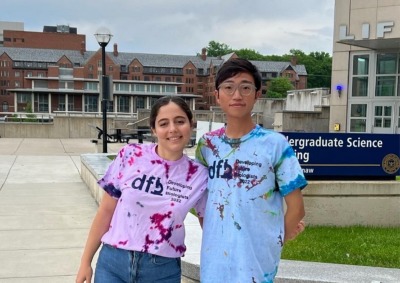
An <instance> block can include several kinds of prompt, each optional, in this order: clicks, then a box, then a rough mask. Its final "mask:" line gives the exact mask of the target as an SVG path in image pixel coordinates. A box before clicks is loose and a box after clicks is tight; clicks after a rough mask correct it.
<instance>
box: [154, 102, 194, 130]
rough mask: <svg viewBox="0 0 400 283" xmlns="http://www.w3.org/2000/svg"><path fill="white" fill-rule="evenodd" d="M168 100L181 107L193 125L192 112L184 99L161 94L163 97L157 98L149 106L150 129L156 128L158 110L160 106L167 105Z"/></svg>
mask: <svg viewBox="0 0 400 283" xmlns="http://www.w3.org/2000/svg"><path fill="white" fill-rule="evenodd" d="M170 102H173V103H175V104H176V105H178V106H179V107H180V108H181V109H182V111H183V112H185V114H186V116H187V117H188V119H189V122H190V124H191V125H193V113H192V111H191V110H190V108H189V105H187V103H186V101H185V100H184V99H183V98H181V97H179V96H173V95H168V96H163V97H161V98H159V99H157V100H156V102H155V103H154V104H153V106H152V107H151V111H150V128H152V129H155V128H156V119H157V115H158V112H159V111H160V108H161V107H162V106H165V105H167V104H168V103H170Z"/></svg>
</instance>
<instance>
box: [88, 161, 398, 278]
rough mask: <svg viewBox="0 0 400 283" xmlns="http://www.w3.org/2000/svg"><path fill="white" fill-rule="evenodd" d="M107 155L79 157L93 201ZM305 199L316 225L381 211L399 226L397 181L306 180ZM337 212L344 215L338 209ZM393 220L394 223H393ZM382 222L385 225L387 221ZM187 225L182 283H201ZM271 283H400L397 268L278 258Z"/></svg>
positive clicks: (196, 242) (196, 246) (190, 219)
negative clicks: (390, 214) (308, 181)
mask: <svg viewBox="0 0 400 283" xmlns="http://www.w3.org/2000/svg"><path fill="white" fill-rule="evenodd" d="M107 155H109V154H107V153H98V154H83V155H81V177H82V179H83V181H84V182H85V183H86V185H87V186H88V188H89V190H90V192H91V194H92V195H93V197H94V198H95V200H96V201H97V203H99V202H100V200H101V197H102V195H103V190H102V189H100V187H99V186H98V184H97V180H98V179H99V178H101V176H103V175H104V173H105V171H106V170H107V168H108V165H109V164H110V162H111V160H110V159H109V158H108V157H107ZM304 197H305V202H306V211H307V217H308V219H309V220H307V222H308V223H309V224H317V222H318V221H321V223H324V224H337V223H350V222H348V219H349V218H352V217H355V218H356V219H357V220H358V221H360V220H361V219H366V218H369V217H371V216H372V214H374V213H377V212H378V211H377V210H380V209H382V210H383V212H382V214H385V216H386V217H388V218H389V219H391V221H393V222H391V223H389V224H393V223H395V225H399V222H398V221H400V219H399V218H400V217H398V216H399V215H400V212H398V211H399V209H400V182H385V181H383V182H351V181H348V182H310V185H309V187H308V188H307V189H306V190H305V191H304ZM344 198H348V199H344ZM392 198H393V201H392V200H391V199H392ZM335 199H338V200H337V201H336V200H335ZM343 202H344V203H345V204H343ZM378 204H379V205H378ZM385 204H386V206H385ZM343 205H348V207H346V208H345V209H344V208H343ZM363 206H364V207H363ZM392 206H393V207H392ZM340 209H343V211H338V210H340ZM388 209H391V210H392V209H394V210H393V211H394V212H391V213H397V214H395V215H392V218H390V216H389V215H388ZM396 209H397V210H396ZM396 216H397V219H394V218H396ZM336 218H339V219H336ZM341 218H345V219H341ZM323 219H325V220H323ZM332 219H336V220H332ZM313 221H316V222H313ZM344 221H346V222H344ZM364 223H367V222H364ZM357 224H360V223H357ZM385 224H388V223H387V222H386V221H385ZM185 226H186V241H185V242H186V246H187V253H186V255H185V256H184V257H183V258H182V283H196V282H200V279H199V278H200V272H199V270H200V245H201V232H202V231H201V228H200V225H198V221H197V219H196V218H195V216H193V215H191V214H189V215H188V216H187V217H186V219H185ZM390 226H393V225H390ZM275 282H276V283H315V282H327V283H331V282H332V283H334V282H366V283H392V282H393V283H395V282H396V283H398V282H400V269H390V268H380V267H368V266H354V265H340V264H327V263H318V262H303V261H291V260H282V261H281V264H280V266H279V270H278V274H277V278H276V280H275Z"/></svg>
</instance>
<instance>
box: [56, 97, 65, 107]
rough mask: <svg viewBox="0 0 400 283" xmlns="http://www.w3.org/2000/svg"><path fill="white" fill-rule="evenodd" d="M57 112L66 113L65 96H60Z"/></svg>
mask: <svg viewBox="0 0 400 283" xmlns="http://www.w3.org/2000/svg"><path fill="white" fill-rule="evenodd" d="M57 110H58V111H65V95H64V94H59V95H58V106H57Z"/></svg>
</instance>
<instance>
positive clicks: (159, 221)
mask: <svg viewBox="0 0 400 283" xmlns="http://www.w3.org/2000/svg"><path fill="white" fill-rule="evenodd" d="M155 148H156V145H155V144H143V145H142V144H129V145H126V146H124V147H123V148H122V149H121V150H120V151H119V153H118V155H117V157H116V158H115V160H114V161H113V162H112V163H111V164H110V166H109V168H108V170H107V172H106V174H105V175H104V177H103V178H101V179H100V180H99V181H98V183H99V185H100V186H101V187H102V188H103V189H104V190H105V192H106V193H108V194H109V195H110V196H112V197H113V198H117V199H118V202H117V206H116V208H115V212H114V215H113V218H112V220H111V225H110V228H109V230H108V232H107V233H106V234H104V236H103V238H102V242H104V243H107V244H109V245H112V246H114V247H117V248H121V249H126V250H134V251H141V252H147V253H151V254H156V255H160V256H165V257H180V256H183V255H184V253H185V251H186V246H185V243H184V237H185V227H184V222H183V221H184V219H185V217H186V215H187V213H188V212H189V210H190V209H191V208H192V207H195V209H196V210H197V211H198V213H199V214H201V212H204V210H205V203H206V200H207V193H206V192H207V191H206V185H207V168H205V167H204V166H202V165H201V164H199V163H197V162H195V161H193V160H191V159H190V158H188V157H187V156H186V155H184V156H183V157H182V158H181V159H179V160H177V161H167V160H164V159H162V158H160V157H159V156H158V155H157V154H156V152H155Z"/></svg>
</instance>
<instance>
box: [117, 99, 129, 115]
mask: <svg viewBox="0 0 400 283" xmlns="http://www.w3.org/2000/svg"><path fill="white" fill-rule="evenodd" d="M117 111H118V112H122V113H129V96H118V110H117Z"/></svg>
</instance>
